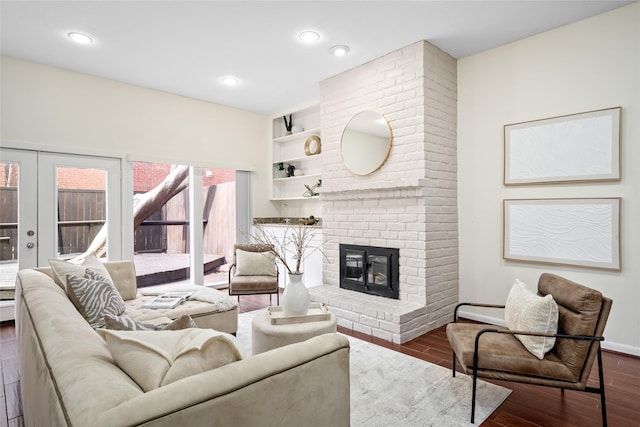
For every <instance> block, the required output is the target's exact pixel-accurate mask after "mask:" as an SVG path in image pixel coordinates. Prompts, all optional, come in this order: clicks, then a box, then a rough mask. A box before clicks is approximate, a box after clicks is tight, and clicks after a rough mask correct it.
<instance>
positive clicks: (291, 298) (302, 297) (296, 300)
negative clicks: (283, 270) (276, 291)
mask: <svg viewBox="0 0 640 427" xmlns="http://www.w3.org/2000/svg"><path fill="white" fill-rule="evenodd" d="M282 307H283V308H284V313H285V314H286V315H289V316H301V315H304V314H307V311H309V291H308V290H307V287H306V286H305V285H304V283H303V282H302V273H298V274H296V273H289V283H287V287H286V288H284V293H283V294H282Z"/></svg>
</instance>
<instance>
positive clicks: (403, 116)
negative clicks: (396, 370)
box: [310, 42, 458, 343]
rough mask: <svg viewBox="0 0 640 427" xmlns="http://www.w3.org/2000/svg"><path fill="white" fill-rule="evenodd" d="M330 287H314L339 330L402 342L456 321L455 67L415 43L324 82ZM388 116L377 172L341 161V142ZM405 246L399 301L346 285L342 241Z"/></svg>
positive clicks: (434, 51)
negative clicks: (359, 171) (387, 147)
mask: <svg viewBox="0 0 640 427" xmlns="http://www.w3.org/2000/svg"><path fill="white" fill-rule="evenodd" d="M320 92H321V102H320V108H321V128H322V152H323V154H322V155H323V160H322V176H323V187H322V193H321V201H322V209H323V213H322V219H323V233H324V236H325V238H326V243H325V246H324V247H325V253H326V255H327V258H328V260H327V261H326V262H325V264H324V269H323V274H324V283H325V285H323V286H319V287H314V288H311V289H310V293H311V297H312V300H314V301H318V302H324V303H326V304H328V305H329V306H330V308H331V310H332V311H333V312H334V313H335V315H336V317H337V318H338V322H339V324H340V325H341V326H343V327H346V328H349V329H353V330H355V331H359V332H363V333H366V334H370V335H373V336H376V337H379V338H382V339H385V340H388V341H393V342H396V343H404V342H406V341H409V340H411V339H413V338H415V337H417V336H419V335H422V334H424V333H425V332H427V331H429V330H431V329H434V328H436V327H438V326H440V325H442V324H444V323H446V322H447V321H449V320H450V318H451V313H452V311H453V306H454V305H455V304H456V302H457V300H458V232H457V223H458V221H457V203H456V200H457V181H456V176H457V169H456V168H457V158H456V103H457V100H456V97H457V92H456V62H455V59H453V58H452V57H450V56H449V55H447V54H446V53H444V52H442V51H441V50H439V49H438V48H436V47H435V46H433V45H431V44H429V43H427V42H418V43H415V44H413V45H410V46H408V47H406V48H403V49H400V50H398V51H395V52H392V53H389V54H388V55H385V56H383V57H381V58H379V59H377V60H374V61H371V62H369V63H367V64H364V65H362V66H360V67H357V68H355V69H352V70H350V71H347V72H345V73H342V74H340V75H338V76H335V77H332V78H330V79H327V80H325V81H323V82H321V85H320ZM363 110H374V111H377V112H379V113H381V114H382V115H383V116H384V117H385V118H386V119H387V121H388V122H389V125H390V127H391V129H392V133H393V148H392V150H391V153H390V155H389V158H388V160H387V162H386V163H385V165H384V166H383V167H382V168H381V169H380V170H378V171H377V172H375V173H373V174H371V175H367V176H358V175H353V174H352V173H350V172H349V171H348V170H347V169H346V168H345V167H344V166H343V164H342V161H341V155H340V137H341V135H342V130H343V129H344V127H345V125H346V124H347V122H348V121H349V119H350V118H351V117H352V116H353V115H355V114H356V113H358V112H360V111H363ZM341 243H342V244H354V245H365V246H381V247H391V248H398V249H400V259H399V262H400V299H399V300H394V299H389V298H383V297H377V296H370V295H366V294H362V293H359V292H353V291H349V290H344V289H340V287H339V244H341Z"/></svg>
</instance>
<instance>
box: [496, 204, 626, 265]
mask: <svg viewBox="0 0 640 427" xmlns="http://www.w3.org/2000/svg"><path fill="white" fill-rule="evenodd" d="M621 203H622V199H621V198H619V197H605V198H575V199H517V200H516V199H505V200H504V201H503V258H504V259H505V260H509V261H523V262H533V263H541V264H558V265H569V266H580V267H589V268H596V269H603V270H614V271H621V269H622V267H621V261H620V258H621V253H620V252H621V250H620V212H621V211H620V208H621Z"/></svg>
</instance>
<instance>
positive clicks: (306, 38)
mask: <svg viewBox="0 0 640 427" xmlns="http://www.w3.org/2000/svg"><path fill="white" fill-rule="evenodd" d="M298 37H300V40H302V41H303V42H305V43H313V42H317V41H318V40H320V34H318V33H316V32H315V31H303V32H301V33H300V35H299V36H298Z"/></svg>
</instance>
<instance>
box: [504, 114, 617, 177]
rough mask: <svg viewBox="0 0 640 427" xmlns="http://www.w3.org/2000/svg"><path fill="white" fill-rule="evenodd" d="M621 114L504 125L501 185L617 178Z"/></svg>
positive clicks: (565, 117)
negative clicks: (502, 183)
mask: <svg viewBox="0 0 640 427" xmlns="http://www.w3.org/2000/svg"><path fill="white" fill-rule="evenodd" d="M621 110H622V108H621V107H616V108H609V109H605V110H597V111H589V112H586V113H579V114H571V115H567V116H561V117H554V118H550V119H543V120H534V121H530V122H523V123H514V124H510V125H505V127H504V183H505V185H518V184H544V183H557V182H566V181H572V182H576V181H577V182H580V181H617V180H620V115H621Z"/></svg>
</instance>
